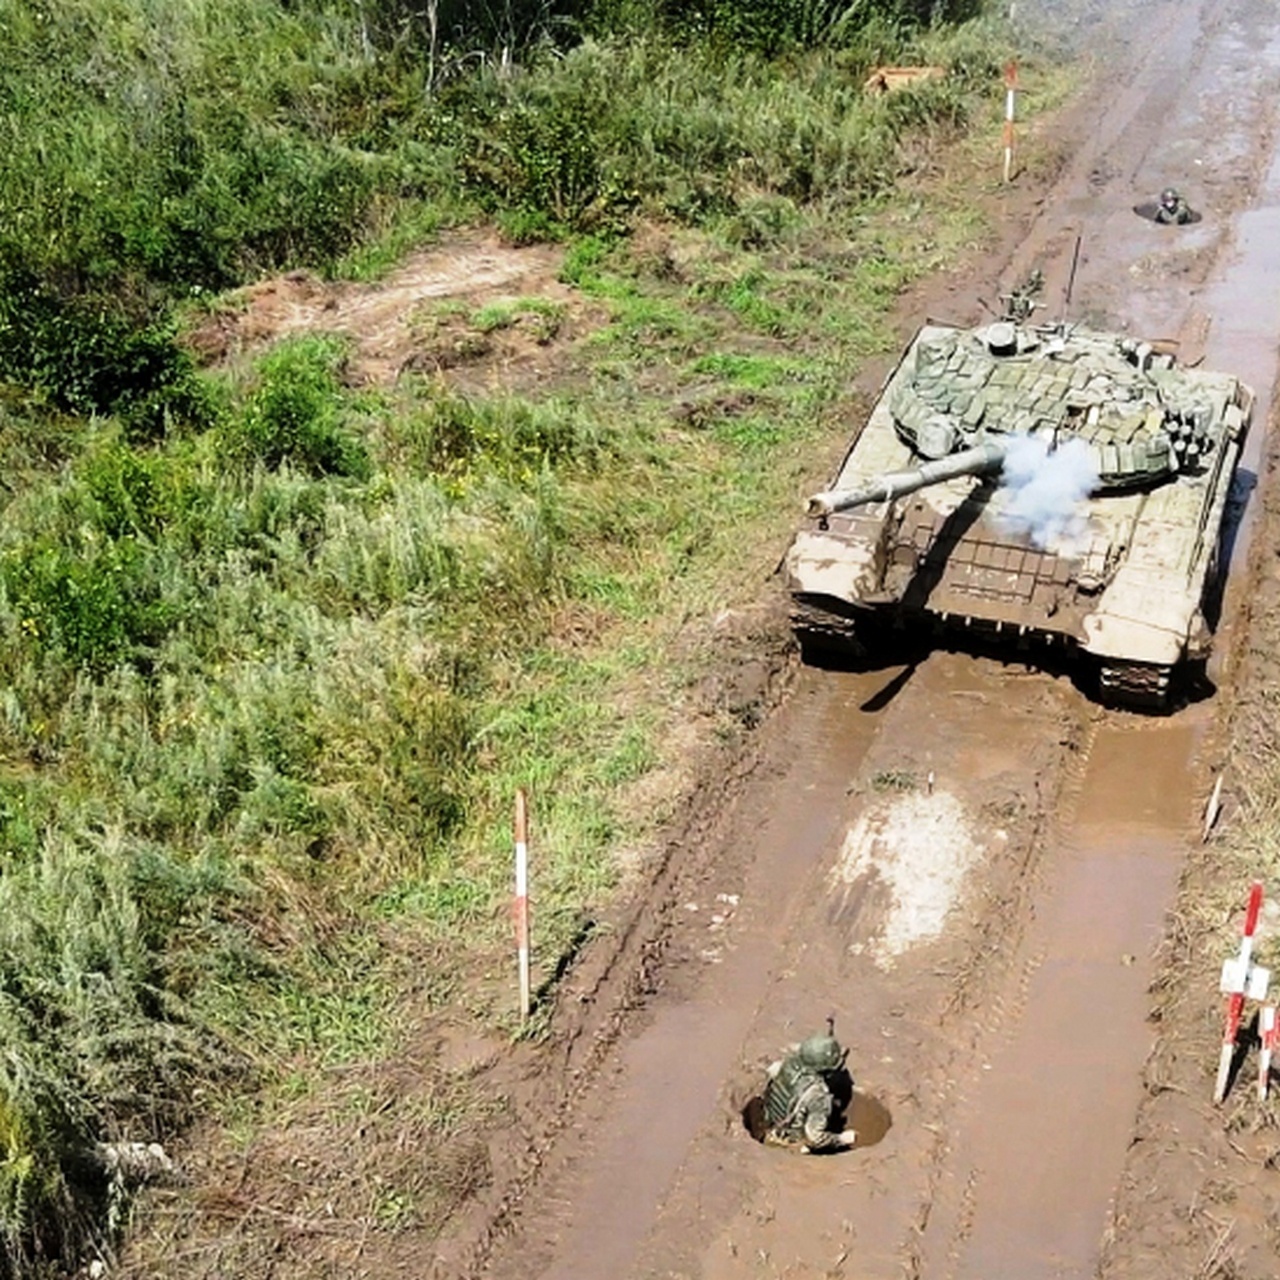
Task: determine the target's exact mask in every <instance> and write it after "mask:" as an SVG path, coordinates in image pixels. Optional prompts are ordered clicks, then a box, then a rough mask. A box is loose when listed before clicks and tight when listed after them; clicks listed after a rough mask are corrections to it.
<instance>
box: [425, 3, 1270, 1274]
mask: <svg viewBox="0 0 1280 1280" xmlns="http://www.w3.org/2000/svg"><path fill="white" fill-rule="evenodd" d="M1274 17H1275V14H1274V7H1273V6H1272V5H1270V4H1266V3H1263V2H1262V0H1225V3H1212V4H1210V3H1208V2H1207V0H1179V2H1178V3H1148V4H1132V5H1118V6H1117V8H1116V13H1115V15H1114V17H1111V18H1107V19H1105V20H1102V25H1101V26H1099V27H1096V28H1094V29H1093V30H1094V33H1095V37H1096V38H1097V39H1098V40H1099V41H1101V42H1102V43H1103V44H1104V45H1105V47H1107V48H1109V49H1111V51H1112V55H1113V61H1112V63H1111V64H1110V65H1109V67H1108V69H1107V71H1106V72H1105V73H1104V74H1103V75H1102V76H1101V77H1100V79H1099V82H1098V86H1097V88H1096V90H1095V92H1094V93H1093V94H1092V95H1091V96H1090V98H1089V100H1088V102H1087V103H1085V104H1084V105H1083V106H1081V107H1080V108H1078V109H1077V110H1076V111H1075V114H1074V116H1073V117H1072V127H1073V130H1074V133H1073V141H1072V149H1071V154H1072V158H1071V160H1070V161H1069V162H1068V163H1067V165H1066V166H1065V167H1064V170H1063V172H1062V174H1061V177H1060V179H1059V181H1058V183H1057V185H1056V187H1055V189H1054V190H1053V191H1052V192H1051V193H1050V196H1049V198H1048V199H1047V200H1046V201H1045V202H1044V205H1043V207H1042V209H1041V211H1040V212H1039V214H1038V216H1036V218H1035V219H1034V221H1033V222H1032V224H1031V226H1030V228H1029V233H1028V234H1027V235H1026V236H1025V238H1024V239H1022V240H1021V241H1020V243H1018V244H1017V246H1016V248H1015V249H1014V251H1013V253H1012V255H1011V256H1009V255H1008V254H1006V255H1005V256H1004V258H1003V260H1002V261H1000V262H996V263H988V264H986V266H987V267H989V268H991V269H992V271H993V272H994V273H995V274H998V275H999V277H1000V280H999V283H1000V287H1001V288H1005V289H1007V288H1009V287H1011V286H1012V285H1013V284H1014V283H1016V282H1017V281H1018V280H1020V279H1022V278H1023V277H1024V276H1025V274H1026V273H1027V271H1029V270H1030V269H1031V268H1032V267H1040V268H1042V269H1043V270H1044V272H1045V274H1046V278H1047V288H1046V291H1045V295H1044V296H1045V301H1046V304H1047V307H1048V310H1049V312H1050V314H1051V315H1053V314H1056V313H1057V312H1058V311H1059V310H1061V308H1062V307H1063V306H1064V304H1065V301H1066V294H1067V288H1068V283H1069V284H1070V291H1071V300H1070V314H1071V315H1073V316H1075V317H1077V318H1079V319H1082V320H1086V321H1088V322H1090V323H1093V324H1097V325H1099V326H1102V327H1107V328H1116V329H1120V330H1124V331H1128V332H1131V333H1133V334H1134V336H1137V337H1147V338H1166V339H1171V340H1176V341H1177V342H1178V343H1179V344H1180V348H1181V351H1182V354H1183V356H1184V358H1188V359H1195V358H1197V357H1199V356H1200V355H1203V356H1204V358H1205V360H1206V363H1207V364H1208V365H1209V366H1210V367H1215V368H1221V369H1224V370H1228V371H1230V372H1232V373H1235V374H1236V375H1238V376H1240V377H1241V378H1243V379H1244V380H1245V381H1247V382H1249V383H1250V384H1251V385H1252V386H1253V387H1254V388H1255V390H1256V391H1257V393H1258V404H1257V406H1256V409H1255V414H1254V430H1253V432H1252V434H1251V436H1250V440H1249V443H1248V448H1247V452H1246V458H1245V464H1244V467H1243V469H1242V473H1241V476H1240V479H1239V485H1238V493H1237V499H1238V501H1237V504H1236V505H1237V511H1238V515H1239V516H1240V519H1239V521H1238V525H1239V528H1240V530H1241V536H1238V537H1237V538H1236V541H1235V554H1234V555H1233V556H1232V565H1233V570H1234V572H1233V576H1232V578H1231V580H1230V582H1229V585H1228V589H1227V592H1226V597H1225V602H1224V605H1223V610H1222V622H1221V625H1220V628H1219V640H1218V657H1217V658H1216V660H1215V663H1214V664H1213V666H1212V668H1211V673H1210V674H1211V676H1212V681H1213V682H1216V684H1217V686H1218V690H1217V694H1215V689H1214V688H1212V687H1205V688H1201V689H1199V690H1198V691H1197V692H1196V695H1195V696H1194V697H1193V698H1191V699H1189V700H1188V701H1187V702H1186V703H1185V704H1184V705H1182V706H1181V707H1180V708H1179V709H1178V710H1177V711H1176V712H1175V713H1174V714H1172V715H1169V716H1166V717H1160V718H1149V717H1141V716H1137V715H1132V714H1128V713H1121V712H1113V711H1104V710H1102V709H1100V708H1099V707H1097V706H1096V705H1095V704H1094V703H1092V702H1091V701H1090V700H1089V699H1088V698H1087V697H1086V696H1085V695H1084V694H1083V693H1082V692H1081V691H1080V690H1079V689H1077V688H1076V687H1075V686H1074V685H1073V684H1072V682H1071V681H1070V679H1069V678H1067V677H1064V676H1062V675H1055V674H1051V673H1045V672H1041V671H1036V670H1031V669H1027V668H1023V667H1021V666H1018V665H1006V664H1003V663H1000V662H996V661H993V660H991V659H989V658H982V657H976V656H969V655H964V654H955V653H948V652H942V651H938V652H933V653H931V654H929V655H927V656H926V657H924V658H923V659H921V660H919V661H916V662H914V663H913V664H912V665H909V666H902V667H895V668H889V669H885V670H878V671H873V672H847V671H828V670H813V669H810V670H804V671H802V672H800V673H799V674H798V676H797V679H796V681H795V684H794V687H793V689H792V691H791V693H790V696H789V697H788V698H787V699H786V701H785V704H784V705H783V706H782V707H781V708H780V709H779V710H778V711H777V713H776V714H775V715H774V716H773V717H772V719H771V720H770V722H769V724H768V725H767V726H766V728H765V729H764V731H763V739H762V744H761V756H760V760H759V762H758V763H757V765H756V767H755V769H754V771H753V773H752V776H751V778H750V779H749V781H748V783H747V784H746V785H744V786H742V787H741V788H740V789H739V791H738V794H737V796H736V798H735V799H733V800H732V801H731V802H730V804H729V805H728V807H727V809H726V811H725V813H724V815H723V817H722V818H721V819H720V821H719V822H718V825H717V826H716V828H715V830H714V834H713V837H709V839H713V840H714V847H711V848H706V849H703V850H702V851H701V852H700V855H699V858H698V860H697V864H696V869H694V870H691V871H690V872H689V873H688V874H686V875H684V876H683V877H681V876H680V874H679V873H678V872H676V873H672V874H671V875H670V876H669V877H668V880H667V882H666V884H665V886H664V892H665V893H666V894H667V896H668V898H669V900H670V901H669V905H668V910H667V911H666V913H665V915H664V916H663V918H662V920H661V922H660V924H661V928H662V930H663V942H662V947H661V955H660V958H659V959H658V960H657V961H655V964H654V966H653V967H652V969H651V971H650V972H649V974H648V978H647V981H646V985H645V991H644V999H643V1001H640V1002H637V1001H632V1002H631V1003H632V1004H633V1005H637V1004H638V1007H633V1008H631V1009H630V1010H629V1012H628V1014H627V1017H626V1020H625V1023H624V1024H623V1030H622V1034H621V1035H620V1036H619V1037H618V1038H617V1039H616V1041H614V1042H610V1043H608V1044H606V1045H605V1047H604V1048H603V1049H602V1050H601V1051H600V1052H599V1053H598V1054H597V1055H596V1057H595V1059H594V1060H593V1061H592V1064H591V1070H590V1073H589V1079H586V1080H585V1081H584V1083H583V1085H582V1086H581V1087H580V1088H578V1089H577V1090H576V1091H575V1092H574V1093H573V1095H572V1101H571V1104H570V1107H569V1110H568V1114H565V1115H562V1116H559V1117H558V1118H557V1120H556V1123H555V1126H554V1128H555V1135H554V1140H553V1141H551V1140H549V1141H547V1142H546V1143H545V1144H543V1146H542V1147H541V1148H540V1149H539V1153H538V1157H537V1160H536V1166H537V1167H536V1169H534V1168H533V1167H530V1168H529V1169H528V1170H527V1171H526V1173H527V1176H525V1177H524V1178H523V1180H522V1182H521V1185H520V1188H519V1193H518V1194H512V1195H510V1196H509V1197H508V1199H507V1201H506V1203H505V1204H504V1205H503V1207H502V1212H501V1214H500V1216H499V1217H498V1219H497V1220H496V1222H495V1226H496V1230H493V1231H491V1232H489V1233H488V1234H486V1235H483V1236H482V1237H478V1239H479V1243H478V1244H477V1243H474V1242H472V1245H471V1246H470V1247H468V1248H465V1249H462V1248H455V1249H454V1250H453V1251H452V1252H451V1251H450V1250H449V1249H448V1248H447V1247H446V1248H445V1249H444V1250H443V1251H442V1254H441V1259H440V1264H439V1272H440V1274H442V1275H444V1274H449V1275H462V1274H472V1275H479V1274H485V1275H489V1276H492V1277H494V1278H495V1280H514V1278H515V1277H546V1278H548V1280H550V1278H552V1277H554V1278H555V1280H597V1278H598V1277H601V1276H608V1277H613V1278H614V1280H624V1278H626V1277H689V1278H690V1280H692V1278H694V1277H703V1278H705V1280H734V1278H736V1277H747V1276H751V1277H788V1276H794V1277H802V1276H803V1277H823V1276H829V1277H840V1276H848V1277H859V1278H860V1280H890V1278H893V1280H899V1278H901V1277H904V1276H905V1277H922V1278H923V1280H1049V1278H1054V1280H1058V1278H1062V1280H1066V1278H1071V1280H1077V1278H1081V1280H1082V1278H1084V1277H1090V1276H1093V1275H1095V1273H1096V1271H1097V1267H1098V1265H1099V1259H1100V1258H1101V1256H1102V1250H1103V1242H1104V1240H1107V1239H1111V1240H1113V1241H1114V1237H1115V1234H1116V1232H1117V1231H1118V1230H1128V1231H1132V1232H1133V1233H1134V1236H1135V1238H1137V1237H1138V1236H1139V1235H1141V1234H1142V1233H1143V1231H1144V1230H1145V1231H1146V1235H1147V1237H1149V1238H1152V1239H1158V1236H1159V1232H1158V1230H1157V1231H1153V1230H1150V1229H1149V1228H1150V1227H1151V1225H1152V1224H1151V1223H1150V1222H1148V1223H1134V1222H1131V1221H1126V1222H1125V1223H1124V1224H1118V1223H1117V1222H1115V1221H1114V1220H1113V1198H1114V1195H1115V1192H1116V1189H1117V1187H1118V1186H1119V1185H1120V1183H1121V1180H1122V1177H1123V1174H1124V1170H1125V1164H1126V1159H1127V1153H1128V1151H1129V1147H1130V1143H1131V1136H1132V1134H1133V1131H1134V1124H1135V1117H1136V1115H1137V1112H1138V1108H1139V1104H1140V1101H1141V1096H1142V1074H1141V1073H1142V1066H1143V1062H1144V1060H1145V1059H1146V1057H1147V1054H1148V1052H1149V1050H1150V1047H1151V1043H1152V1038H1153V1035H1154V1032H1153V1029H1152V1027H1151V1026H1150V1025H1149V1023H1148V1022H1147V1020H1146V1011H1147V1005H1148V997H1147V991H1148V987H1149V984H1150V982H1151V980H1152V977H1153V970H1154V964H1155V960H1154V950H1155V947H1156V945H1157V943H1158V942H1159V940H1160V937H1161V935H1162V932H1163V929H1164V921H1165V915H1166V912H1167V911H1168V909H1169V907H1170V906H1171V904H1172V902H1173V900H1174V897H1175V892H1176V886H1177V882H1178V876H1179V873H1180V870H1181V868H1182V865H1183V862H1184V859H1185V856H1186V851H1187V849H1188V847H1189V844H1190V842H1192V841H1193V840H1194V839H1195V838H1196V829H1197V822H1198V817H1199V811H1200V805H1201V804H1202V803H1203V797H1204V795H1205V793H1206V791H1207V788H1208V785H1209V781H1210V780H1209V778H1208V776H1207V770H1206V766H1205V765H1204V763H1203V759H1204V749H1205V748H1204V744H1205V742H1206V740H1207V739H1208V738H1210V737H1211V736H1212V734H1213V733H1214V730H1215V717H1216V715H1217V708H1218V707H1219V705H1220V701H1221V697H1220V696H1218V695H1220V693H1221V691H1222V690H1223V689H1225V688H1229V686H1230V682H1231V680H1232V678H1233V666H1232V662H1231V658H1230V654H1231V649H1232V645H1233V643H1234V641H1235V639H1236V638H1235V637H1234V636H1233V625H1234V618H1235V616H1236V613H1237V608H1236V602H1237V600H1238V599H1239V597H1240V595H1241V593H1242V592H1244V591H1245V590H1246V589H1247V582H1245V581H1244V568H1243V558H1242V556H1241V554H1240V549H1241V548H1243V547H1244V546H1245V545H1246V543H1247V541H1248V536H1249V533H1250V529H1251V511H1252V509H1253V507H1254V506H1255V505H1256V500H1255V498H1254V496H1253V494H1252V481H1253V480H1254V478H1255V477H1256V475H1257V474H1258V473H1259V471H1260V470H1261V466H1260V459H1261V458H1262V451H1263V449H1264V446H1265V431H1264V427H1265V424H1266V422H1267V419H1268V414H1269V412H1270V401H1271V390H1272V386H1273V383H1274V382H1275V377H1276V352H1277V348H1278V347H1280V145H1278V140H1277V136H1276V123H1277V105H1276V104H1277V103H1280V94H1278V93H1277V88H1280V27H1278V26H1277V24H1276V23H1275V21H1274ZM1108 22H1110V23H1114V24H1120V25H1114V26H1110V27H1108V26H1107V25H1106V24H1107V23H1108ZM1099 33H1101V34H1099ZM1168 185H1176V186H1178V187H1179V188H1180V189H1182V190H1183V192H1184V193H1185V194H1186V195H1187V197H1188V198H1189V200H1190V202H1191V204H1192V205H1193V207H1195V208H1197V209H1199V210H1200V211H1201V212H1202V213H1203V218H1202V220H1201V221H1200V222H1198V223H1196V224H1195V225H1193V226H1189V227H1185V228H1177V229H1174V228H1167V227H1160V226H1156V225H1154V224H1152V223H1150V222H1148V221H1144V220H1143V219H1142V218H1140V217H1138V216H1135V214H1134V212H1133V206H1134V205H1135V204H1137V203H1139V202H1141V201H1143V200H1147V199H1150V198H1151V197H1152V196H1154V194H1155V193H1157V192H1159V191H1160V189H1161V188H1163V187H1165V186H1168ZM1077 246H1078V252H1077ZM1073 261H1074V262H1076V264H1077V266H1076V270H1075V274H1074V278H1072V277H1071V269H1072V263H1073ZM993 292H995V290H994V289H993V288H992V285H991V278H990V275H988V276H987V277H986V278H985V279H982V278H981V273H977V274H975V276H974V278H973V279H972V280H964V281H959V280H957V281H952V282H940V283H939V286H938V289H937V292H936V295H935V296H934V297H933V298H932V299H930V300H929V305H930V306H931V308H932V309H933V311H934V314H935V315H937V316H938V318H940V319H946V320H955V321H961V322H971V321H974V320H976V319H977V318H978V316H979V314H980V309H979V303H978V297H979V295H980V294H985V295H987V296H990V295H991V294H992V293H993ZM655 927H657V926H656V925H655ZM1206 998H1212V993H1207V997H1206ZM831 1013H833V1014H834V1015H835V1017H836V1024H837V1032H838V1033H839V1034H841V1036H842V1037H843V1038H844V1039H845V1040H846V1041H847V1043H848V1044H849V1045H850V1046H851V1059H850V1066H851V1068H852V1070H853V1072H854V1075H855V1077H856V1080H857V1085H858V1092H857V1094H856V1095H855V1099H854V1104H853V1108H852V1124H853V1127H855V1128H856V1129H857V1130H858V1132H859V1142H858V1145H857V1147H856V1148H855V1149H854V1150H852V1151H850V1152H847V1153H844V1154H841V1155H839V1156H834V1157H830V1158H815V1159H804V1158H800V1157H796V1156H791V1155H789V1154H786V1153H782V1152H778V1151H776V1150H772V1149H766V1148H764V1147H762V1146H761V1145H759V1144H758V1143H757V1142H756V1141H755V1140H754V1139H753V1137H752V1136H751V1134H750V1133H749V1132H748V1129H747V1126H746V1124H745V1123H744V1110H745V1109H747V1106H748V1103H749V1101H750V1099H751V1098H752V1096H753V1094H754V1093H755V1092H756V1091H757V1090H758V1087H759V1083H760V1080H761V1073H762V1070H763V1067H764V1065H765V1064H766V1063H767V1062H768V1061H769V1060H770V1059H771V1058H773V1057H775V1056H777V1054H778V1052H779V1050H780V1048H781V1047H782V1046H784V1045H785V1044H787V1043H788V1042H792V1041H795V1040H798V1039H800V1038H802V1037H803V1036H805V1035H807V1034H809V1033H811V1032H812V1031H814V1030H817V1029H820V1028H821V1026H822V1024H823V1020H824V1018H825V1017H826V1015H828V1014H831ZM1161 1211H1162V1208H1161V1206H1160V1205H1159V1204H1158V1203H1155V1202H1153V1203H1152V1204H1151V1206H1150V1208H1149V1209H1148V1213H1149V1214H1152V1215H1158V1214H1159V1213H1160V1212H1161ZM1141 1263H1143V1259H1142V1258H1139V1257H1138V1255H1136V1254H1134V1255H1132V1256H1131V1258H1130V1265H1131V1266H1133V1267H1139V1266H1140V1264H1141ZM1145 1263H1146V1264H1149V1274H1151V1275H1153V1276H1154V1275H1159V1274H1167V1273H1162V1272H1161V1270H1160V1265H1161V1264H1160V1259H1159V1256H1158V1254H1153V1255H1152V1256H1150V1257H1146V1258H1145ZM1133 1274H1136V1271H1134V1272H1133Z"/></svg>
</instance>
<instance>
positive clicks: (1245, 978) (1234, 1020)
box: [1213, 880, 1266, 1102]
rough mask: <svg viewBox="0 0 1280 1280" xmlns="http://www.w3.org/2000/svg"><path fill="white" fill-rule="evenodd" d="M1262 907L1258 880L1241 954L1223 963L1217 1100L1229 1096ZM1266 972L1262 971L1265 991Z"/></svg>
mask: <svg viewBox="0 0 1280 1280" xmlns="http://www.w3.org/2000/svg"><path fill="white" fill-rule="evenodd" d="M1261 910H1262V881H1261V880H1255V881H1254V882H1253V884H1252V886H1251V887H1250V889H1249V906H1248V908H1247V909H1246V910H1245V913H1244V934H1243V936H1242V937H1241V939H1240V954H1239V955H1238V956H1237V957H1236V958H1235V959H1234V960H1228V961H1227V962H1226V963H1225V964H1224V965H1223V966H1222V992H1223V994H1224V995H1226V997H1227V1013H1226V1019H1225V1021H1224V1025H1223V1028H1222V1053H1221V1054H1220V1056H1219V1058H1218V1079H1217V1083H1216V1084H1215V1085H1214V1088H1213V1100H1214V1102H1221V1101H1222V1100H1223V1098H1225V1097H1226V1096H1227V1080H1228V1078H1229V1077H1230V1075H1231V1059H1232V1057H1233V1055H1234V1054H1235V1049H1236V1036H1237V1034H1238V1033H1239V1031H1240V1017H1241V1015H1242V1014H1243V1013H1244V997H1245V993H1246V992H1247V991H1249V990H1250V986H1251V983H1250V978H1251V975H1250V969H1252V968H1253V934H1254V930H1255V929H1257V927H1258V913H1259V912H1260V911H1261ZM1265 980H1266V975H1265V971H1264V973H1263V981H1264V985H1263V988H1262V993H1263V994H1264V995H1265V994H1266V986H1265Z"/></svg>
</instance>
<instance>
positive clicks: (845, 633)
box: [791, 602, 868, 658]
mask: <svg viewBox="0 0 1280 1280" xmlns="http://www.w3.org/2000/svg"><path fill="white" fill-rule="evenodd" d="M791 628H792V631H793V632H794V634H795V637H796V640H797V641H798V642H799V644H800V650H801V652H802V653H804V654H809V653H829V654H844V655H847V656H849V657H855V658H860V657H865V656H866V654H867V649H868V645H867V643H866V641H867V636H866V635H865V624H864V623H863V622H861V620H859V619H855V618H846V617H842V616H841V615H840V614H838V613H834V612H831V611H829V610H827V609H823V608H821V607H817V606H814V605H807V604H804V603H800V602H797V603H795V604H794V605H793V606H792V609H791Z"/></svg>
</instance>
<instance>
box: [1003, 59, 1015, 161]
mask: <svg viewBox="0 0 1280 1280" xmlns="http://www.w3.org/2000/svg"><path fill="white" fill-rule="evenodd" d="M1017 92H1018V64H1017V63H1016V62H1010V63H1008V64H1007V65H1006V67H1005V69H1004V180H1005V182H1008V181H1009V179H1010V178H1011V177H1012V176H1013V100H1014V98H1015V96H1016V95H1017Z"/></svg>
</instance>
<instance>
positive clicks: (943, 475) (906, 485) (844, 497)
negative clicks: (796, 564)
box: [806, 441, 1005, 516]
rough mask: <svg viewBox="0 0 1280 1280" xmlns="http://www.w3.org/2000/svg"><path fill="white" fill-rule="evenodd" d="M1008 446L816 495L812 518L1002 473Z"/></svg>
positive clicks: (977, 448)
mask: <svg viewBox="0 0 1280 1280" xmlns="http://www.w3.org/2000/svg"><path fill="white" fill-rule="evenodd" d="M1004 458H1005V446H1004V445H1002V444H997V443H995V442H994V441H987V442H986V443H985V444H979V445H974V447H973V448H972V449H962V450H961V451H960V452H959V453H952V454H948V455H947V456H946V457H945V458H934V459H933V460H932V461H929V462H922V463H921V464H920V465H919V466H918V467H909V468H907V469H906V470H905V471H886V472H885V473H884V474H883V475H879V476H876V477H875V479H873V480H868V481H867V483H866V484H864V485H862V486H860V487H859V488H857V489H827V490H825V491H824V492H822V493H815V494H814V495H813V496H812V497H811V498H810V499H809V501H808V504H807V508H806V509H807V511H808V513H809V515H811V516H830V515H834V514H835V513H836V512H837V511H848V510H850V509H851V508H853V507H865V506H867V505H868V504H869V503H872V502H892V501H893V500H894V499H895V498H901V497H902V496H903V495H904V494H908V493H915V491H916V490H917V489H923V488H924V487H925V486H926V485H931V484H941V483H942V482H943V481H944V480H954V479H955V478H956V477H957V476H980V475H988V474H990V473H991V472H995V471H999V470H1000V468H1001V467H1002V466H1003V465H1004Z"/></svg>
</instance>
